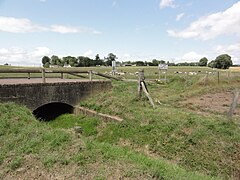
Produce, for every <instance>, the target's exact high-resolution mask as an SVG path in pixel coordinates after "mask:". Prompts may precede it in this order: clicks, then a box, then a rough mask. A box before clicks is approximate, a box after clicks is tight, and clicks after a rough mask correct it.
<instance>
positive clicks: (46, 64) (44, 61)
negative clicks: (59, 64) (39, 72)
mask: <svg viewBox="0 0 240 180" xmlns="http://www.w3.org/2000/svg"><path fill="white" fill-rule="evenodd" d="M50 62H51V59H50V58H49V57H48V56H43V58H42V64H43V67H45V68H49V66H50Z"/></svg>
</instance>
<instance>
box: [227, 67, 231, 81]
mask: <svg viewBox="0 0 240 180" xmlns="http://www.w3.org/2000/svg"><path fill="white" fill-rule="evenodd" d="M227 79H228V83H229V81H230V70H228V71H227Z"/></svg>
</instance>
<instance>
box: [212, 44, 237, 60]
mask: <svg viewBox="0 0 240 180" xmlns="http://www.w3.org/2000/svg"><path fill="white" fill-rule="evenodd" d="M214 52H215V53H216V54H218V55H220V54H229V55H230V56H231V57H232V60H233V61H234V63H240V43H236V44H231V45H218V46H216V47H214Z"/></svg>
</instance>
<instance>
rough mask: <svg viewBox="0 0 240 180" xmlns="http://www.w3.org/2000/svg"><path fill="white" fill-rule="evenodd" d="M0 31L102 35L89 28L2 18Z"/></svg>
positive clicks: (0, 17) (0, 19) (0, 18)
mask: <svg viewBox="0 0 240 180" xmlns="http://www.w3.org/2000/svg"><path fill="white" fill-rule="evenodd" d="M0 31H4V32H10V33H30V32H56V33H61V34H66V33H92V34H101V32H100V31H97V30H94V29H92V28H89V27H73V26H64V25H51V26H50V27H48V26H42V25H38V24H34V23H32V22H31V21H30V20H29V19H26V18H14V17H4V16H0Z"/></svg>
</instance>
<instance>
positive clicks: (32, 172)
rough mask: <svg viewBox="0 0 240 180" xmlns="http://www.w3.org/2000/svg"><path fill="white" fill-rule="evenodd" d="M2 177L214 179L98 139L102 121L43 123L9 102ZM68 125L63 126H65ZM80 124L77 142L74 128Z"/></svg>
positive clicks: (1, 132)
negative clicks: (80, 130)
mask: <svg viewBox="0 0 240 180" xmlns="http://www.w3.org/2000/svg"><path fill="white" fill-rule="evenodd" d="M0 112H1V113H0V178H1V179H19V178H20V179H21V178H22V179H24V178H27V177H28V178H31V177H32V178H60V179H61V178H73V177H74V178H85V179H108V178H138V179H139V178H140V179H151V178H155V179H173V178H180V179H183V178H184V179H213V178H210V177H208V176H205V175H201V174H199V173H195V172H189V171H186V170H185V169H183V168H181V167H179V166H178V165H175V164H174V163H171V162H169V161H166V160H164V159H162V158H155V157H149V156H147V155H146V154H144V153H142V152H137V151H133V150H132V149H131V148H128V147H123V146H120V145H117V144H115V145H113V144H112V143H108V142H100V141H98V140H96V136H97V134H98V132H99V131H100V130H99V126H100V125H102V123H101V121H99V120H97V119H94V118H89V117H85V116H83V115H82V116H74V115H63V116H62V117H59V119H58V120H56V121H55V122H50V123H48V124H47V123H43V122H39V121H38V120H36V119H35V118H34V117H33V116H32V114H31V112H30V111H29V110H28V109H26V108H24V107H21V106H17V105H15V104H13V103H7V104H0ZM66 121H67V122H66ZM75 125H81V126H82V127H83V130H84V133H83V135H82V136H81V137H80V138H79V137H76V136H75V134H74V132H73V131H72V127H73V126H75Z"/></svg>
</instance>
